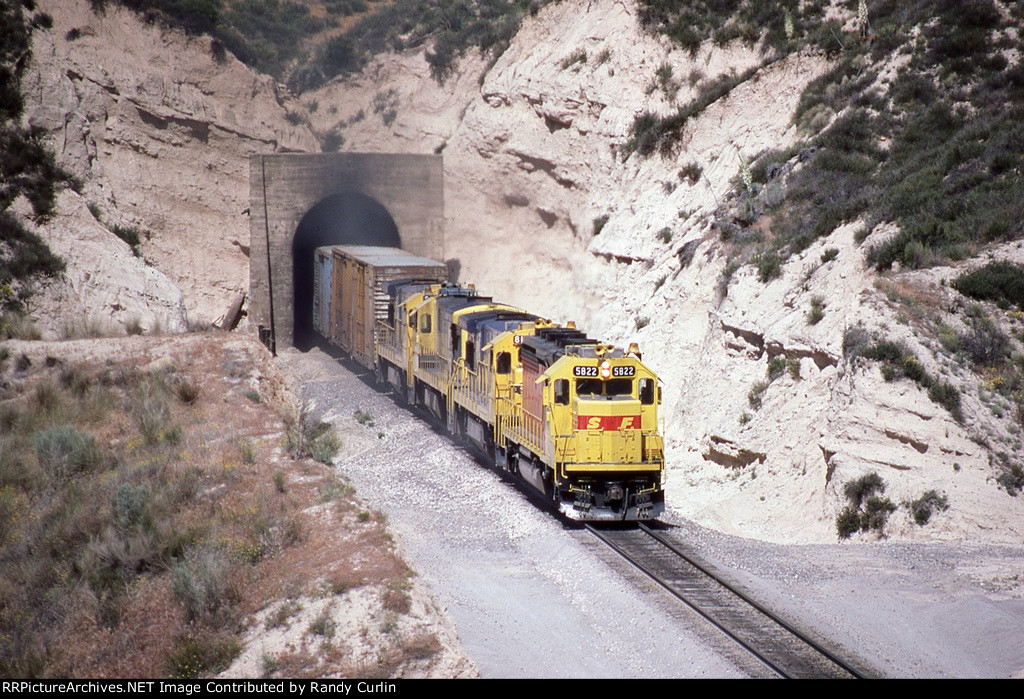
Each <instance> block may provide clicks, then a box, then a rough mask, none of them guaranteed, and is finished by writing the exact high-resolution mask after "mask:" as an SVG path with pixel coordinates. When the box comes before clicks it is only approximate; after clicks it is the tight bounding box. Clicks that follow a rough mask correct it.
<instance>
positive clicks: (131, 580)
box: [0, 333, 474, 677]
mask: <svg viewBox="0 0 1024 699" xmlns="http://www.w3.org/2000/svg"><path fill="white" fill-rule="evenodd" d="M0 357H2V360H0V421H2V427H3V429H2V435H0V442H2V445H0V446H2V450H0V453H2V456H0V513H2V514H3V516H2V517H0V521H2V522H3V526H2V528H0V561H2V565H0V571H2V572H0V590H2V595H0V596H2V599H3V600H4V603H3V604H2V605H0V670H2V674H5V675H13V676H30V675H49V676H72V677H155V676H164V677H167V676H171V677H194V676H200V675H209V674H211V673H217V672H223V673H224V674H225V676H231V677H259V676H264V677H272V676H345V677H351V676H363V677H365V676H374V677H430V676H444V677H450V676H458V675H466V674H473V672H474V670H473V666H472V663H470V662H469V661H468V660H467V659H466V658H465V657H464V656H463V654H462V652H461V649H460V646H459V644H458V640H457V638H456V636H455V634H454V632H453V631H452V629H451V626H450V623H449V622H448V621H447V620H446V618H445V617H444V615H443V613H442V612H440V611H439V610H438V608H437V607H436V605H435V604H434V602H433V601H432V599H431V597H430V595H429V593H428V592H427V591H426V589H425V587H424V586H423V585H422V583H420V582H419V581H418V580H417V578H416V575H415V573H414V571H413V569H412V568H411V567H410V566H409V565H408V564H407V563H406V562H405V561H404V560H403V558H402V557H401V555H400V553H399V552H398V551H397V550H396V547H395V544H394V541H393V540H392V538H391V535H390V534H389V532H388V527H387V523H386V521H385V520H384V518H383V517H382V516H381V515H380V514H379V513H376V512H374V511H371V510H369V509H368V508H366V507H365V505H363V504H362V502H361V501H360V500H359V498H358V497H357V496H356V494H355V492H354V491H353V489H352V488H351V487H350V486H349V485H348V483H347V481H346V479H345V478H344V477H343V476H341V475H340V474H338V473H337V471H336V470H335V469H334V468H333V467H332V466H331V462H332V460H334V459H335V458H337V456H338V455H339V454H343V453H344V450H345V448H346V447H345V445H344V443H339V440H338V438H337V436H336V435H334V434H333V433H332V432H328V431H326V430H324V429H323V428H322V427H320V426H319V424H318V423H315V422H313V421H312V420H311V419H309V417H308V416H306V415H305V413H304V411H302V410H301V409H297V408H296V406H295V403H294V401H293V399H292V395H293V394H292V391H291V388H290V387H289V386H288V385H287V384H286V381H285V379H284V378H283V376H282V375H281V374H280V372H279V371H278V370H277V368H276V367H275V365H274V363H273V361H272V359H271V357H270V356H269V354H268V353H267V352H266V351H265V350H264V349H263V347H262V346H260V345H259V344H258V343H257V342H255V341H254V340H252V339H250V338H248V337H245V336H240V335H228V334H219V333H204V334H196V335H179V336H154V337H141V336H140V337H131V338H122V339H95V340H78V341H70V342H13V341H12V342H7V343H4V345H3V346H2V347H0ZM314 457H315V458H314ZM317 459H319V461H318V460H317ZM322 462H327V463H322Z"/></svg>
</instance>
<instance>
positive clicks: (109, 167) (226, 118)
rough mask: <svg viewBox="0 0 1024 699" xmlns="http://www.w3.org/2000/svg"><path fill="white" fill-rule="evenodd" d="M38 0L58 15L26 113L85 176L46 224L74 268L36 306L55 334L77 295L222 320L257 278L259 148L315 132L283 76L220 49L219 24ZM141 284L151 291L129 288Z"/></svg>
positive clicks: (167, 317) (123, 318) (43, 46)
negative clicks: (251, 259) (166, 21)
mask: <svg viewBox="0 0 1024 699" xmlns="http://www.w3.org/2000/svg"><path fill="white" fill-rule="evenodd" d="M39 7H40V10H42V11H46V12H48V13H49V14H51V15H52V16H53V19H54V24H53V27H52V28H50V29H48V30H37V31H36V32H35V33H34V34H33V43H32V61H31V64H30V66H29V69H28V71H27V74H26V76H25V77H24V78H23V80H22V90H23V93H24V95H25V101H26V114H27V118H28V121H29V123H30V124H31V125H33V126H38V127H41V128H43V129H45V130H46V132H47V133H48V134H49V143H50V145H51V146H52V148H53V150H54V151H55V152H56V154H57V156H58V160H59V162H60V163H61V165H62V166H64V167H65V168H66V169H68V170H69V171H71V172H72V173H73V174H74V175H76V176H77V177H78V178H79V179H80V180H81V181H82V182H83V185H84V186H83V188H82V196H81V197H78V196H77V195H75V194H73V193H67V194H65V196H64V197H62V199H61V203H60V209H59V211H60V216H59V217H58V220H57V221H56V222H55V223H54V224H52V225H50V226H48V227H46V228H44V230H43V231H42V233H43V235H44V237H45V238H46V239H47V240H49V241H51V244H52V245H53V247H54V248H55V250H56V251H57V252H58V253H60V254H61V255H62V256H63V257H64V258H65V260H66V261H67V263H68V273H67V274H66V275H65V276H66V280H65V281H58V282H56V283H54V284H53V285H51V286H50V287H49V288H47V289H46V290H45V291H44V293H43V294H42V295H41V296H40V297H38V298H37V300H36V308H35V313H34V317H35V318H36V319H37V321H38V322H39V323H40V325H42V327H43V329H44V331H46V332H47V333H48V334H50V335H55V334H60V332H61V328H60V325H61V323H59V322H57V323H55V322H53V321H52V319H54V318H57V317H60V316H62V315H65V313H64V312H61V311H59V310H55V309H57V308H62V309H65V311H69V312H70V311H72V310H73V309H75V308H76V306H81V307H82V308H87V309H89V312H90V313H91V314H92V315H94V316H95V317H96V319H97V322H100V321H102V322H114V323H120V324H125V323H127V322H129V321H130V320H131V319H133V318H134V319H138V320H140V321H141V322H142V325H143V327H144V328H145V329H149V328H151V327H152V326H153V325H154V324H158V325H160V326H161V327H163V328H164V329H170V330H178V329H183V328H184V327H185V326H186V323H187V322H190V323H193V324H200V325H201V324H209V323H211V322H215V321H217V320H218V319H219V318H220V317H221V316H223V315H224V314H225V313H226V312H227V311H228V309H229V307H230V306H231V305H232V303H233V302H235V301H236V300H237V298H238V296H239V295H240V294H242V293H244V292H245V291H246V290H247V288H248V251H249V240H248V238H249V233H248V230H249V229H248V221H247V218H246V213H247V212H246V210H247V208H248V206H249V204H248V201H249V164H248V156H249V155H250V154H251V153H256V152H271V151H277V150H303V151H304V150H311V149H312V150H316V141H315V140H314V139H313V137H312V135H311V134H310V132H309V130H308V129H307V128H305V127H304V126H301V125H300V126H296V125H294V124H292V123H290V122H289V121H288V120H287V106H286V105H287V95H286V93H285V92H284V91H283V89H282V88H280V87H279V86H278V85H277V83H276V82H275V81H274V80H273V79H272V78H270V77H268V76H264V75H259V74H257V73H254V72H253V71H251V70H250V69H249V68H247V67H245V66H244V65H242V64H241V63H240V62H239V61H237V60H236V59H234V58H233V57H231V56H230V55H227V56H225V57H223V59H222V60H218V59H217V58H215V56H214V54H213V53H212V52H211V47H210V39H209V38H207V37H195V38H190V37H187V36H185V35H183V34H182V33H181V32H178V31H171V30H166V29H162V28H160V27H159V26H158V25H147V24H144V23H143V22H142V21H141V20H140V19H139V18H138V17H137V16H136V15H135V14H133V13H131V12H128V11H126V10H122V9H118V8H115V7H109V8H108V9H107V10H106V12H105V13H104V14H100V15H96V14H93V12H92V10H91V9H90V5H89V3H88V2H87V0H45V1H43V2H40V3H39ZM86 204H87V205H88V208H87V206H86ZM115 227H121V228H122V229H133V230H135V231H137V233H138V234H139V237H140V245H139V252H140V255H141V257H140V258H138V259H137V260H133V259H130V258H131V254H130V252H129V253H128V256H127V257H125V252H126V251H128V247H127V246H126V245H125V244H124V243H122V242H121V241H119V240H118V238H117V236H115V235H114V234H113V232H112V231H113V229H114V228H115ZM104 228H106V229H108V232H107V233H106V235H103V230H102V229H104ZM86 239H88V240H89V241H90V244H89V245H85V244H84V241H85V240H86ZM108 268H109V269H115V268H116V269H120V270H121V273H120V274H119V275H116V276H113V277H111V276H108V275H107V274H105V273H104V270H106V269H108ZM156 280H159V281H156ZM134 288H139V289H145V291H144V292H142V293H138V294H133V293H129V292H124V291H122V290H121V289H134ZM69 304H70V305H69Z"/></svg>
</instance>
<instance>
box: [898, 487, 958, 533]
mask: <svg viewBox="0 0 1024 699" xmlns="http://www.w3.org/2000/svg"><path fill="white" fill-rule="evenodd" d="M908 507H909V508H910V515H911V517H913V518H914V522H915V523H917V524H919V525H921V526H924V525H925V524H928V521H929V520H930V519H931V518H932V513H933V512H935V511H939V512H942V511H945V510H948V509H949V500H948V499H947V498H946V496H945V495H942V494H940V493H939V492H938V491H935V490H929V491H926V492H925V493H923V494H922V495H921V497H919V498H917V499H916V500H912V501H911V502H909V503H908Z"/></svg>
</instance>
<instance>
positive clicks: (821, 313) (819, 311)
mask: <svg viewBox="0 0 1024 699" xmlns="http://www.w3.org/2000/svg"><path fill="white" fill-rule="evenodd" d="M824 317H825V298H824V297H823V296H819V295H817V294H815V295H814V296H812V297H811V307H810V309H809V310H808V311H807V324H808V325H817V324H818V323H820V322H821V320H822V319H823V318H824Z"/></svg>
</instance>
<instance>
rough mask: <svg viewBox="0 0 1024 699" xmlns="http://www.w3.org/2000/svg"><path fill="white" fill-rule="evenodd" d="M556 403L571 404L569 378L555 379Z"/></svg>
mask: <svg viewBox="0 0 1024 699" xmlns="http://www.w3.org/2000/svg"><path fill="white" fill-rule="evenodd" d="M555 405H569V380H568V379H555Z"/></svg>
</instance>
